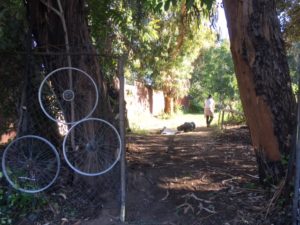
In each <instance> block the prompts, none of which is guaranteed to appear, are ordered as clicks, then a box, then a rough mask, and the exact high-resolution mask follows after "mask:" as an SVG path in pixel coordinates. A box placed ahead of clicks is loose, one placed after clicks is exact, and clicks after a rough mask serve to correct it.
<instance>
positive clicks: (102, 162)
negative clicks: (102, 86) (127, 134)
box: [63, 118, 121, 176]
mask: <svg viewBox="0 0 300 225" xmlns="http://www.w3.org/2000/svg"><path fill="white" fill-rule="evenodd" d="M63 154H64V158H65V160H66V162H67V164H68V165H69V166H70V167H71V168H72V169H73V170H74V171H75V172H77V173H79V174H81V175H84V176H98V175H101V174H104V173H106V172H108V171H109V170H111V169H112V168H113V167H114V166H115V165H116V163H117V162H118V160H119V159H120V155H121V138H120V135H119V133H118V131H117V130H116V128H115V127H114V126H113V125H112V124H110V123H109V122H107V121H105V120H102V119H97V118H88V119H85V120H82V121H79V122H78V123H76V124H74V125H73V126H72V127H71V128H70V130H69V131H68V134H67V135H66V136H65V138H64V141H63Z"/></svg>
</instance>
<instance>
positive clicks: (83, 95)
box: [38, 67, 98, 124]
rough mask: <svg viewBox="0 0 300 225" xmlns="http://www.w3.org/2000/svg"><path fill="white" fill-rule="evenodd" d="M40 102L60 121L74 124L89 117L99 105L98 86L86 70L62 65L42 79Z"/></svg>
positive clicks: (43, 107)
mask: <svg viewBox="0 0 300 225" xmlns="http://www.w3.org/2000/svg"><path fill="white" fill-rule="evenodd" d="M38 98H39V103H40V106H41V109H42V110H43V112H44V113H45V115H46V116H47V117H48V118H49V119H51V120H53V121H55V122H59V123H63V124H73V123H75V122H77V121H80V120H82V119H84V118H87V117H89V116H90V115H92V113H93V112H94V111H95V109H96V106H97V104H98V88H97V85H96V83H95V82H94V80H93V79H92V78H91V76H90V75H88V74H87V73H86V72H84V71H83V70H80V69H77V68H74V67H61V68H59V69H56V70H54V71H52V72H51V73H49V74H48V75H47V76H46V77H45V78H44V80H43V81H42V82H41V85H40V87H39V93H38Z"/></svg>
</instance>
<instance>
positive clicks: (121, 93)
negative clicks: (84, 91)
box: [118, 56, 126, 222]
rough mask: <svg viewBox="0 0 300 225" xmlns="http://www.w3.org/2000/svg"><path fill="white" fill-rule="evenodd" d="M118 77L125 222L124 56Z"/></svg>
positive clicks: (122, 211) (119, 61)
mask: <svg viewBox="0 0 300 225" xmlns="http://www.w3.org/2000/svg"><path fill="white" fill-rule="evenodd" d="M118 76H119V80H120V90H119V125H120V137H121V158H120V163H121V208H120V220H121V221H122V222H124V221H125V209H126V158H125V157H126V152H125V149H126V148H125V97H124V86H125V82H124V56H120V57H119V59H118Z"/></svg>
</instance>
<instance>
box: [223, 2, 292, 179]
mask: <svg viewBox="0 0 300 225" xmlns="http://www.w3.org/2000/svg"><path fill="white" fill-rule="evenodd" d="M223 4H224V9H225V15H226V19H227V24H228V31H229V37H230V43H231V52H232V57H233V61H234V66H235V73H236V76H237V81H238V86H239V90H240V96H241V101H242V104H243V108H244V112H245V115H246V119H247V123H248V125H249V128H250V133H251V138H252V143H253V146H254V149H255V151H256V156H257V161H258V166H259V171H260V176H261V180H265V178H266V177H268V176H270V177H272V179H273V180H274V182H276V181H277V180H278V179H279V178H280V177H281V176H282V173H283V169H282V165H281V163H280V160H281V157H282V155H288V154H289V152H290V150H291V137H292V134H293V132H294V127H295V124H296V114H295V109H296V107H295V106H296V103H295V97H294V95H293V93H292V89H291V80H290V76H289V69H288V64H287V59H286V56H285V49H284V44H283V40H282V38H281V33H280V30H279V22H278V19H277V15H276V10H275V2H274V1H273V0H249V1H238V2H235V1H230V0H223ZM267 168H271V169H267Z"/></svg>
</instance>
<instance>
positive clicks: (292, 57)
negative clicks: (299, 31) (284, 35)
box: [287, 42, 300, 94]
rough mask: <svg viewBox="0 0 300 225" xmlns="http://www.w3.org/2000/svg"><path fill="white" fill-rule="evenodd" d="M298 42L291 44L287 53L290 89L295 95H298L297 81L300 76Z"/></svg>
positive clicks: (299, 45) (299, 44)
mask: <svg viewBox="0 0 300 225" xmlns="http://www.w3.org/2000/svg"><path fill="white" fill-rule="evenodd" d="M299 52H300V42H298V43H293V44H292V45H291V46H290V48H289V49H288V51H287V59H288V63H289V69H290V76H291V80H292V89H293V91H294V93H295V94H297V93H298V91H299V90H298V80H299V76H300V56H299Z"/></svg>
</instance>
